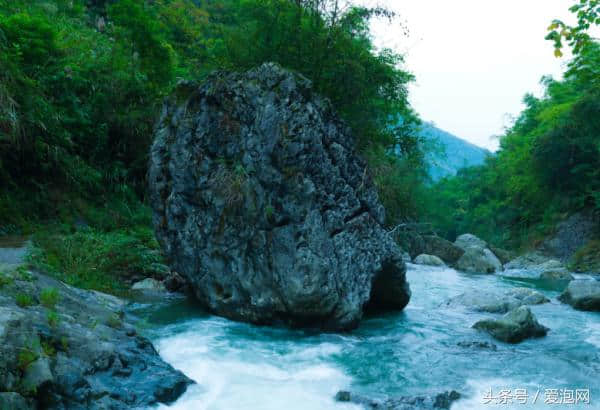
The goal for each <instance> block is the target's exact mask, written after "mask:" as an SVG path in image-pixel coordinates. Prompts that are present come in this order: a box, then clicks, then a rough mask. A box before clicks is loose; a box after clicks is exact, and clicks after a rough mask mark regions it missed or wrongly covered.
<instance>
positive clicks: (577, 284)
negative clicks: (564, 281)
mask: <svg viewBox="0 0 600 410" xmlns="http://www.w3.org/2000/svg"><path fill="white" fill-rule="evenodd" d="M558 300H560V301H561V302H564V303H567V304H569V305H571V306H573V307H574V308H575V309H578V310H587V311H594V312H600V281H597V280H574V281H571V282H570V283H569V286H568V287H567V289H566V290H565V291H564V292H563V293H562V294H561V295H560V296H559V297H558Z"/></svg>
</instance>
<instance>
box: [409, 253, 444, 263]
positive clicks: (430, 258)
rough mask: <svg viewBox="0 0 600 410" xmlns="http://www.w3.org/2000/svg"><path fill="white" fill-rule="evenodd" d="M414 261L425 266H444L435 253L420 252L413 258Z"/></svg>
mask: <svg viewBox="0 0 600 410" xmlns="http://www.w3.org/2000/svg"><path fill="white" fill-rule="evenodd" d="M415 263H416V264H417V265H427V266H446V264H445V263H444V261H443V260H441V259H440V258H438V257H437V256H435V255H426V254H421V255H419V256H417V257H416V258H415Z"/></svg>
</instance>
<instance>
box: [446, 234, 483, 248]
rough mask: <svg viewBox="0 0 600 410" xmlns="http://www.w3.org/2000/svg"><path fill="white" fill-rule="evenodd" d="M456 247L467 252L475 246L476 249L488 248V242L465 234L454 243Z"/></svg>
mask: <svg viewBox="0 0 600 410" xmlns="http://www.w3.org/2000/svg"><path fill="white" fill-rule="evenodd" d="M454 245H456V246H458V247H459V248H461V249H463V250H465V251H466V250H467V248H470V247H473V246H474V247H476V248H487V242H486V241H484V240H483V239H479V238H478V237H476V236H475V235H473V234H470V233H465V234H462V235H460V236H459V237H458V238H456V240H455V241H454Z"/></svg>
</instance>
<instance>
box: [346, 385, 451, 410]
mask: <svg viewBox="0 0 600 410" xmlns="http://www.w3.org/2000/svg"><path fill="white" fill-rule="evenodd" d="M460 398H461V395H460V393H458V392H456V391H454V390H452V391H448V392H444V393H441V394H438V395H435V396H416V397H410V396H404V397H397V398H388V399H383V400H377V399H372V398H369V397H365V396H361V395H359V394H356V393H352V392H349V391H344V390H343V391H340V392H338V393H337V394H336V395H335V400H336V401H338V402H341V403H353V404H357V405H360V406H363V407H364V408H366V409H377V410H427V409H450V407H451V406H452V403H454V402H455V401H457V400H459V399H460Z"/></svg>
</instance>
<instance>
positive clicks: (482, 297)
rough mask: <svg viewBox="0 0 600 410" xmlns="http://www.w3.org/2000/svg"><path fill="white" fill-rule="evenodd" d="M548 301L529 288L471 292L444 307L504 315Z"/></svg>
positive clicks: (455, 298)
mask: <svg viewBox="0 0 600 410" xmlns="http://www.w3.org/2000/svg"><path fill="white" fill-rule="evenodd" d="M547 302H550V300H549V299H548V298H547V297H545V296H544V295H542V294H541V293H540V292H537V291H535V290H533V289H529V288H514V289H510V290H507V291H505V292H502V293H500V292H489V291H483V292H482V291H471V292H466V293H463V294H461V295H458V296H455V297H453V298H452V299H450V300H449V301H448V302H447V303H446V306H450V307H455V306H464V307H467V308H469V309H471V310H473V311H476V312H488V313H506V312H508V311H510V310H513V309H516V308H518V307H520V306H525V305H540V304H542V303H547Z"/></svg>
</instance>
